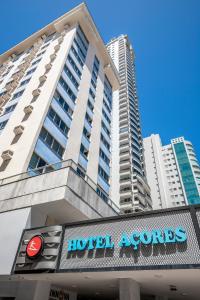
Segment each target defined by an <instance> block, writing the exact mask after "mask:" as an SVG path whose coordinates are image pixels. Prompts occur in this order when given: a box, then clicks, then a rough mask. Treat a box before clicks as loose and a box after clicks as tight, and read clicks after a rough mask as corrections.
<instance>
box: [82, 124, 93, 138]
mask: <svg viewBox="0 0 200 300" xmlns="http://www.w3.org/2000/svg"><path fill="white" fill-rule="evenodd" d="M83 135H84V136H85V137H86V138H87V139H88V140H89V139H90V136H91V133H90V132H89V131H88V130H87V129H86V128H85V127H84V128H83Z"/></svg>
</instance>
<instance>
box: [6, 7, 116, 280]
mask: <svg viewBox="0 0 200 300" xmlns="http://www.w3.org/2000/svg"><path fill="white" fill-rule="evenodd" d="M0 63H1V67H0V74H1V75H0V82H1V85H0V90H1V91H0V103H1V115H0V128H1V131H0V225H1V226H3V227H1V228H4V230H2V231H1V234H0V243H1V244H2V243H4V239H5V234H6V236H7V238H6V240H7V245H6V247H5V248H6V249H11V251H10V252H11V253H10V252H7V251H6V250H3V249H2V252H1V254H0V266H1V267H0V274H4V275H5V274H8V273H9V274H10V271H11V267H12V264H13V260H14V256H15V254H14V252H15V250H16V249H17V244H18V240H19V238H20V236H21V234H22V231H23V229H24V228H30V227H38V226H44V225H54V224H61V223H63V222H69V221H78V220H85V219H91V218H100V217H106V216H112V215H117V214H118V210H117V207H116V206H115V205H114V204H113V203H112V202H111V200H110V199H109V198H108V195H109V188H110V156H111V154H110V147H111V137H110V132H111V125H110V124H111V112H112V92H113V90H115V89H118V87H119V79H118V74H117V70H116V68H115V66H114V64H113V62H112V60H111V58H110V56H109V54H108V53H107V50H106V47H105V45H104V44H103V41H102V39H101V37H100V35H99V33H98V31H97V29H96V27H95V25H94V22H93V20H92V18H91V16H90V14H89V12H88V10H87V8H86V6H85V5H84V4H81V5H79V6H78V7H76V8H74V9H73V10H72V11H70V12H68V13H66V14H65V15H63V16H62V17H60V18H59V19H57V20H55V21H53V22H52V23H51V24H49V25H47V26H46V27H44V28H43V29H41V30H39V31H38V32H36V33H34V34H33V35H31V36H30V37H28V38H27V39H26V40H24V41H22V42H21V43H20V44H18V45H16V46H15V47H13V48H12V49H10V50H8V51H7V52H5V53H4V54H2V55H1V56H0ZM105 94H106V97H105V96H104V95H105ZM10 224H15V227H13V226H10ZM5 231H6V232H5Z"/></svg>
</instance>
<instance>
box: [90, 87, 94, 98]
mask: <svg viewBox="0 0 200 300" xmlns="http://www.w3.org/2000/svg"><path fill="white" fill-rule="evenodd" d="M89 94H90V96H91V97H92V98H93V99H95V94H94V93H93V91H92V90H91V89H89Z"/></svg>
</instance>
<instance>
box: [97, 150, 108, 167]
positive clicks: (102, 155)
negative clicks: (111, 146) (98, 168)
mask: <svg viewBox="0 0 200 300" xmlns="http://www.w3.org/2000/svg"><path fill="white" fill-rule="evenodd" d="M99 156H100V157H101V158H102V159H103V160H104V161H105V163H106V164H107V165H109V164H110V159H109V158H108V157H107V155H106V154H105V153H104V152H103V150H102V149H101V148H100V150H99Z"/></svg>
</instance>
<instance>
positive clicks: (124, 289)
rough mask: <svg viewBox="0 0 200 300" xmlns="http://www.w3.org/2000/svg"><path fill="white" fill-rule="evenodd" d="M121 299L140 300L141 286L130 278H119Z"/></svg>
mask: <svg viewBox="0 0 200 300" xmlns="http://www.w3.org/2000/svg"><path fill="white" fill-rule="evenodd" d="M119 299H120V300H140V286H139V284H138V283H137V282H136V281H134V280H132V279H130V278H121V279H120V280H119Z"/></svg>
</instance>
